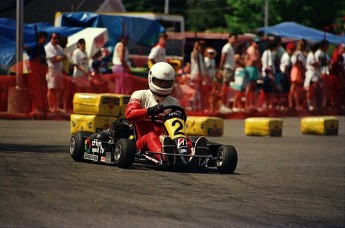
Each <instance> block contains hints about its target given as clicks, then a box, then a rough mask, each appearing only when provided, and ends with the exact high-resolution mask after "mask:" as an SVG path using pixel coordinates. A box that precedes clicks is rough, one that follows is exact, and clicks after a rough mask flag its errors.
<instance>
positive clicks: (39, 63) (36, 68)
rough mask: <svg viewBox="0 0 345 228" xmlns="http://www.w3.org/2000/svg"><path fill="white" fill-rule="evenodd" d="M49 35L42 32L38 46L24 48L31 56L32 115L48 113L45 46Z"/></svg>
mask: <svg viewBox="0 0 345 228" xmlns="http://www.w3.org/2000/svg"><path fill="white" fill-rule="evenodd" d="M47 38H48V34H47V33H46V32H44V31H40V32H38V33H37V36H36V45H34V46H31V47H24V49H25V50H26V51H27V53H28V55H29V61H30V67H31V72H29V75H28V76H29V77H28V83H29V87H30V93H31V102H32V109H33V110H32V114H38V115H43V114H44V113H45V112H46V111H47V97H46V96H42V94H47V82H46V79H45V74H46V73H47V62H46V52H45V50H44V45H45V43H46V42H47Z"/></svg>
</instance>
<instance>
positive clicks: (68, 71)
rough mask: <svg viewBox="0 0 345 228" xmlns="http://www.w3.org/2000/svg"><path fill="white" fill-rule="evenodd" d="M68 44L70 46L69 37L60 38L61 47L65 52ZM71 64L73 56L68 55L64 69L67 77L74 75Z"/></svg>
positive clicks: (64, 62)
mask: <svg viewBox="0 0 345 228" xmlns="http://www.w3.org/2000/svg"><path fill="white" fill-rule="evenodd" d="M67 44H68V37H67V36H60V39H59V45H60V47H62V49H63V50H65V48H66V46H67ZM70 63H71V55H66V59H65V60H64V61H63V68H62V72H63V73H64V74H66V75H72V74H73V65H72V64H70Z"/></svg>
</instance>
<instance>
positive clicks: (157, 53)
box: [148, 33, 168, 68]
mask: <svg viewBox="0 0 345 228" xmlns="http://www.w3.org/2000/svg"><path fill="white" fill-rule="evenodd" d="M167 39H168V35H167V34H165V33H162V34H160V36H159V40H158V43H157V44H156V45H155V46H154V47H153V48H152V49H151V51H150V54H149V56H148V67H149V68H151V67H152V66H153V64H155V63H158V62H166V61H167V59H166V49H165V44H166V41H167Z"/></svg>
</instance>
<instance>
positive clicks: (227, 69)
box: [219, 33, 237, 104]
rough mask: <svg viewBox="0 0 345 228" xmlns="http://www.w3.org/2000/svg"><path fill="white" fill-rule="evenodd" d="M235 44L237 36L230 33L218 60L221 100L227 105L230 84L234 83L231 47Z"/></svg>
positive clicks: (233, 60)
mask: <svg viewBox="0 0 345 228" xmlns="http://www.w3.org/2000/svg"><path fill="white" fill-rule="evenodd" d="M236 42H237V34H236V33H231V34H230V35H229V38H228V43H226V44H225V45H224V46H223V48H222V55H221V58H220V63H219V69H221V70H222V75H223V87H222V94H223V97H222V100H223V103H224V104H226V103H227V93H228V88H229V84H230V82H233V81H234V77H235V51H234V47H233V45H234V44H235V43H236Z"/></svg>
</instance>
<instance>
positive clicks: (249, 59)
mask: <svg viewBox="0 0 345 228" xmlns="http://www.w3.org/2000/svg"><path fill="white" fill-rule="evenodd" d="M259 42H260V39H259V38H258V37H255V38H254V39H253V40H252V42H251V44H250V46H249V47H248V49H247V51H246V54H245V58H244V63H245V69H246V71H247V72H248V83H247V86H246V89H245V98H246V103H245V109H246V110H251V109H253V108H254V95H255V93H256V88H257V80H258V79H259V76H260V73H259V67H260V52H259Z"/></svg>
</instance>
